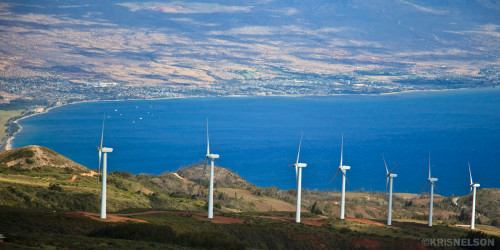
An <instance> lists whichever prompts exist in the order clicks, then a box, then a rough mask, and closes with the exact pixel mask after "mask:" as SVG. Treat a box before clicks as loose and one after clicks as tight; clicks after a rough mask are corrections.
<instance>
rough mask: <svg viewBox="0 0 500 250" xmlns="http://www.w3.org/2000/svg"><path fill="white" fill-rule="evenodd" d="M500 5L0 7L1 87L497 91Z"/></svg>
mask: <svg viewBox="0 0 500 250" xmlns="http://www.w3.org/2000/svg"><path fill="white" fill-rule="evenodd" d="M499 6H500V4H499V3H498V2H497V1H493V0H491V1H488V0H470V1H468V0H443V1H428V0H426V1H416V0H371V1H369V0H343V1H329V0H314V1H241V0H236V1H213V0H212V1H173V2H165V1H146V2H145V1H138V0H128V1H121V0H111V1H93V0H81V1H78V3H77V4H69V3H68V2H66V1H44V4H43V5H38V4H33V3H32V1H29V0H6V1H2V3H1V4H0V22H2V23H4V24H5V25H1V26H0V31H1V32H0V46H1V48H2V49H1V50H0V58H1V59H2V60H1V63H0V69H2V70H1V71H0V80H1V81H3V84H1V85H0V91H5V92H8V93H13V94H22V95H25V96H31V97H32V98H45V99H50V100H54V99H65V100H81V99H85V98H91V99H116V98H139V97H140V98H151V97H165V96H172V95H214V94H215V95H230V94H251V95H267V94H275V95H280V94H282V95H283V94H311V95H312V94H316V95H317V94H336V93H381V92H394V91H403V90H412V89H427V88H434V89H442V88H458V87H482V86H495V85H498V84H499V81H500V70H499V67H500V61H499V59H500V19H499V18H498V16H500V7H499ZM33 77H36V78H33ZM20 83H22V84H20ZM33 85H34V86H38V87H33ZM130 86H134V87H137V86H141V87H144V88H142V89H134V88H128V87H130ZM145 86H147V87H145ZM150 86H156V88H151V87H150ZM54 89H57V91H51V90H54Z"/></svg>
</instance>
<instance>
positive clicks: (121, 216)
mask: <svg viewBox="0 0 500 250" xmlns="http://www.w3.org/2000/svg"><path fill="white" fill-rule="evenodd" d="M73 213H79V214H80V215H84V216H87V217H90V218H92V217H91V216H93V217H95V218H96V219H98V220H100V221H107V222H120V221H108V220H101V219H100V218H99V215H98V214H93V213H87V212H73ZM145 214H172V215H178V216H186V217H193V218H196V219H199V220H204V221H210V222H212V223H217V224H241V223H243V222H244V221H243V220H241V219H236V218H231V217H225V216H217V215H215V216H214V218H213V219H209V218H207V217H208V215H207V214H196V213H188V212H171V211H157V210H151V211H144V212H137V213H126V214H114V215H109V214H108V218H110V219H111V218H112V217H113V219H116V220H120V219H122V220H123V221H127V219H128V220H130V221H137V222H146V223H147V221H144V220H140V219H132V218H128V217H126V216H136V215H145Z"/></svg>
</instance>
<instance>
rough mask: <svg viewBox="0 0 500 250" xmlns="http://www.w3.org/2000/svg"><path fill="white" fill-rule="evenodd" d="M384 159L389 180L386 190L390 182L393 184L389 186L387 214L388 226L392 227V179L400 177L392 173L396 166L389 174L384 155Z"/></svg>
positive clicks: (387, 180)
mask: <svg viewBox="0 0 500 250" xmlns="http://www.w3.org/2000/svg"><path fill="white" fill-rule="evenodd" d="M382 159H383V160H384V165H385V172H386V176H387V179H386V180H385V190H387V183H388V182H389V180H390V183H391V185H390V186H389V208H388V212H387V225H389V226H390V225H391V224H392V178H395V177H398V175H397V174H393V173H392V171H394V169H395V168H396V166H394V167H393V168H392V170H391V171H390V172H389V169H387V164H386V163H385V158H384V156H383V155H382Z"/></svg>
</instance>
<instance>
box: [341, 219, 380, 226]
mask: <svg viewBox="0 0 500 250" xmlns="http://www.w3.org/2000/svg"><path fill="white" fill-rule="evenodd" d="M345 220H348V221H354V222H359V223H363V224H368V225H377V226H384V224H382V223H380V222H375V221H371V220H367V219H360V218H352V217H345Z"/></svg>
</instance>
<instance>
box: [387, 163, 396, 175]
mask: <svg viewBox="0 0 500 250" xmlns="http://www.w3.org/2000/svg"><path fill="white" fill-rule="evenodd" d="M397 166H398V164H396V165H394V167H393V168H392V170H391V171H389V173H388V174H392V171H394V169H396V167H397Z"/></svg>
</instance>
